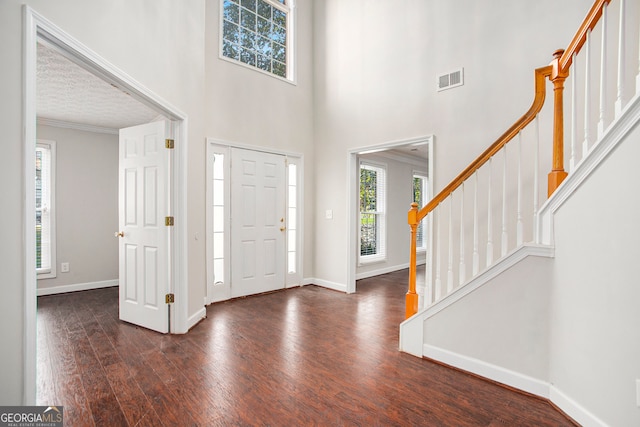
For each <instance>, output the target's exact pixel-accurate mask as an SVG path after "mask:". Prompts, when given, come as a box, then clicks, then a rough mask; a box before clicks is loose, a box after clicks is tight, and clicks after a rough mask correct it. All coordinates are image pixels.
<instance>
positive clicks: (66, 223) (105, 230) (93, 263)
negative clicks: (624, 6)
mask: <svg viewBox="0 0 640 427" xmlns="http://www.w3.org/2000/svg"><path fill="white" fill-rule="evenodd" d="M37 136H38V138H39V139H40V138H41V139H47V140H53V141H56V166H57V170H56V171H57V173H56V194H55V196H56V228H57V235H56V243H57V244H56V249H57V251H56V254H57V277H56V278H52V279H41V280H38V288H39V289H45V288H52V287H56V286H65V285H75V284H84V283H92V282H101V281H107V280H114V279H118V240H117V239H115V238H114V237H113V233H114V232H115V231H117V228H118V135H109V134H104V133H93V132H85V131H79V130H73V129H63V128H58V127H51V126H38V129H37ZM62 262H68V263H69V264H70V269H69V272H68V273H63V272H62V271H61V269H60V263H62Z"/></svg>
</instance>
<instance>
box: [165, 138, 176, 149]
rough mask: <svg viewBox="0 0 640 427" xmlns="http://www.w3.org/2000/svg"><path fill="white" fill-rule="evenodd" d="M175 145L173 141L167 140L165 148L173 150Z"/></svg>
mask: <svg viewBox="0 0 640 427" xmlns="http://www.w3.org/2000/svg"><path fill="white" fill-rule="evenodd" d="M173 145H174V143H173V139H165V140H164V146H165V148H169V149H172V148H173Z"/></svg>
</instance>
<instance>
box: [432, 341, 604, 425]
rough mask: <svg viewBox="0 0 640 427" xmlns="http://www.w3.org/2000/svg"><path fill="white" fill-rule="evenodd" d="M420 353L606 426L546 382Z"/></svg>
mask: <svg viewBox="0 0 640 427" xmlns="http://www.w3.org/2000/svg"><path fill="white" fill-rule="evenodd" d="M422 352H423V354H424V357H425V358H428V359H432V360H434V361H436V362H439V363H443V364H445V365H448V366H451V367H453V368H455V369H460V370H463V371H466V372H470V373H472V374H474V375H478V376H480V377H483V378H486V379H488V380H490V381H495V382H497V383H500V384H504V385H506V386H508V387H512V388H515V389H518V390H521V391H523V392H526V393H530V394H533V395H535V396H539V397H541V398H543V399H546V400H548V401H549V402H551V403H552V404H553V405H555V406H556V407H557V408H558V409H560V410H561V411H562V412H564V413H565V415H567V416H568V417H570V418H571V419H573V420H574V421H576V422H577V423H579V424H580V425H583V426H594V427H606V426H607V424H606V423H605V422H603V421H602V420H600V419H599V418H598V417H596V416H595V415H593V414H592V413H591V412H589V411H588V410H586V409H585V408H584V407H582V406H581V405H580V404H578V403H577V402H576V401H574V400H573V399H571V398H570V397H569V396H567V395H566V394H564V393H563V392H562V391H560V390H558V389H557V388H556V387H554V386H553V385H552V384H551V383H549V382H547V381H543V380H539V379H537V378H533V377H530V376H527V375H524V374H521V373H519V372H515V371H511V370H509V369H506V368H503V367H501V366H497V365H493V364H491V363H487V362H484V361H482V360H479V359H475V358H473V357H469V356H465V355H462V354H458V353H454V352H452V351H449V350H445V349H442V348H439V347H435V346H432V345H429V344H425V345H424V348H423V350H422Z"/></svg>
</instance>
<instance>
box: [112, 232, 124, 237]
mask: <svg viewBox="0 0 640 427" xmlns="http://www.w3.org/2000/svg"><path fill="white" fill-rule="evenodd" d="M113 235H114V236H115V237H124V231H116V232H115V233H113Z"/></svg>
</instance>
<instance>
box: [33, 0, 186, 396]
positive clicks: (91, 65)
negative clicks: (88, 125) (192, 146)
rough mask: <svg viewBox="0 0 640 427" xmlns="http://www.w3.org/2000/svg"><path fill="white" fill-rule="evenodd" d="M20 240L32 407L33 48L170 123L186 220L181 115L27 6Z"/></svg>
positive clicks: (178, 201) (182, 247)
mask: <svg viewBox="0 0 640 427" xmlns="http://www.w3.org/2000/svg"><path fill="white" fill-rule="evenodd" d="M23 10H24V18H25V19H24V24H25V25H24V57H23V58H24V67H23V69H24V79H23V84H24V92H23V93H24V102H23V108H24V110H23V118H24V129H25V132H24V139H23V154H24V155H23V158H24V163H23V170H24V175H23V176H24V192H25V197H24V205H23V212H24V215H25V217H24V224H25V227H24V230H23V233H24V241H25V242H27V243H26V244H25V253H24V259H25V265H24V277H25V299H24V301H25V311H24V312H25V317H24V329H25V330H24V337H25V375H24V387H23V390H24V396H23V402H24V403H25V404H27V405H34V404H35V399H36V369H37V368H36V342H37V328H36V310H37V274H36V215H35V214H34V213H35V212H36V183H35V180H34V179H33V177H34V176H36V163H35V161H34V160H35V158H36V139H37V128H36V126H37V58H38V44H42V45H46V46H47V47H49V48H51V49H54V50H55V51H57V52H58V53H60V54H61V55H63V56H64V57H65V58H67V59H68V60H69V61H71V62H73V63H74V64H76V65H78V66H79V67H81V68H83V69H84V70H86V71H87V72H88V73H90V74H92V75H93V76H96V77H98V78H99V79H101V80H102V81H104V82H106V83H108V84H109V85H111V86H113V87H114V88H117V89H118V90H120V91H123V92H125V93H126V94H128V95H129V96H130V97H131V98H133V99H135V100H136V101H137V102H140V103H143V104H144V105H146V106H147V107H148V108H149V109H151V110H153V111H155V112H156V113H157V114H158V115H159V116H162V117H166V118H167V119H168V120H170V121H171V126H172V128H173V133H174V139H175V151H174V159H175V161H174V166H173V168H174V170H173V174H172V179H171V182H170V184H169V185H170V186H171V187H172V188H173V189H174V194H175V195H176V197H175V198H174V201H173V206H172V207H171V209H172V212H173V215H174V216H175V217H176V218H178V219H182V218H186V191H184V189H185V188H186V183H187V176H186V171H187V168H186V146H187V129H186V119H187V117H186V115H185V114H184V113H182V112H180V111H179V110H177V109H175V108H174V107H173V106H172V105H170V104H169V103H167V102H166V101H165V100H163V99H162V98H160V97H159V96H158V95H156V94H155V93H153V92H151V91H150V90H148V89H147V88H145V87H143V86H142V85H140V84H139V83H138V82H136V81H135V80H133V79H131V77H129V76H128V75H126V74H125V73H123V72H122V71H120V70H119V69H118V68H117V67H115V66H114V65H112V64H110V63H109V62H108V61H106V60H105V59H103V58H102V57H100V56H98V55H97V54H96V53H94V52H93V51H91V50H90V49H89V48H87V47H86V46H84V45H83V44H82V43H81V42H79V41H78V40H76V39H74V38H73V37H71V36H70V35H69V34H67V33H65V32H64V31H62V30H61V29H60V28H58V27H57V26H56V25H55V24H53V23H51V22H50V21H48V20H47V19H46V18H44V17H43V16H41V15H39V14H38V13H37V12H35V11H34V10H33V9H31V8H30V7H28V6H24V9H23ZM186 225H187V224H186V221H184V220H183V221H180V220H178V221H176V225H175V227H174V230H173V233H174V242H175V244H174V245H173V248H172V252H173V257H172V262H171V264H172V265H171V268H172V270H173V272H174V277H175V282H174V284H173V286H172V288H171V289H168V291H169V292H171V293H173V294H174V295H175V296H176V298H175V300H176V303H175V304H174V309H173V310H172V314H171V317H172V319H173V320H172V325H173V326H172V330H171V332H173V333H186V331H187V330H188V325H187V283H188V280H187V270H186V265H187V260H186V257H187V254H186V250H187V249H186V248H187V245H186Z"/></svg>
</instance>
